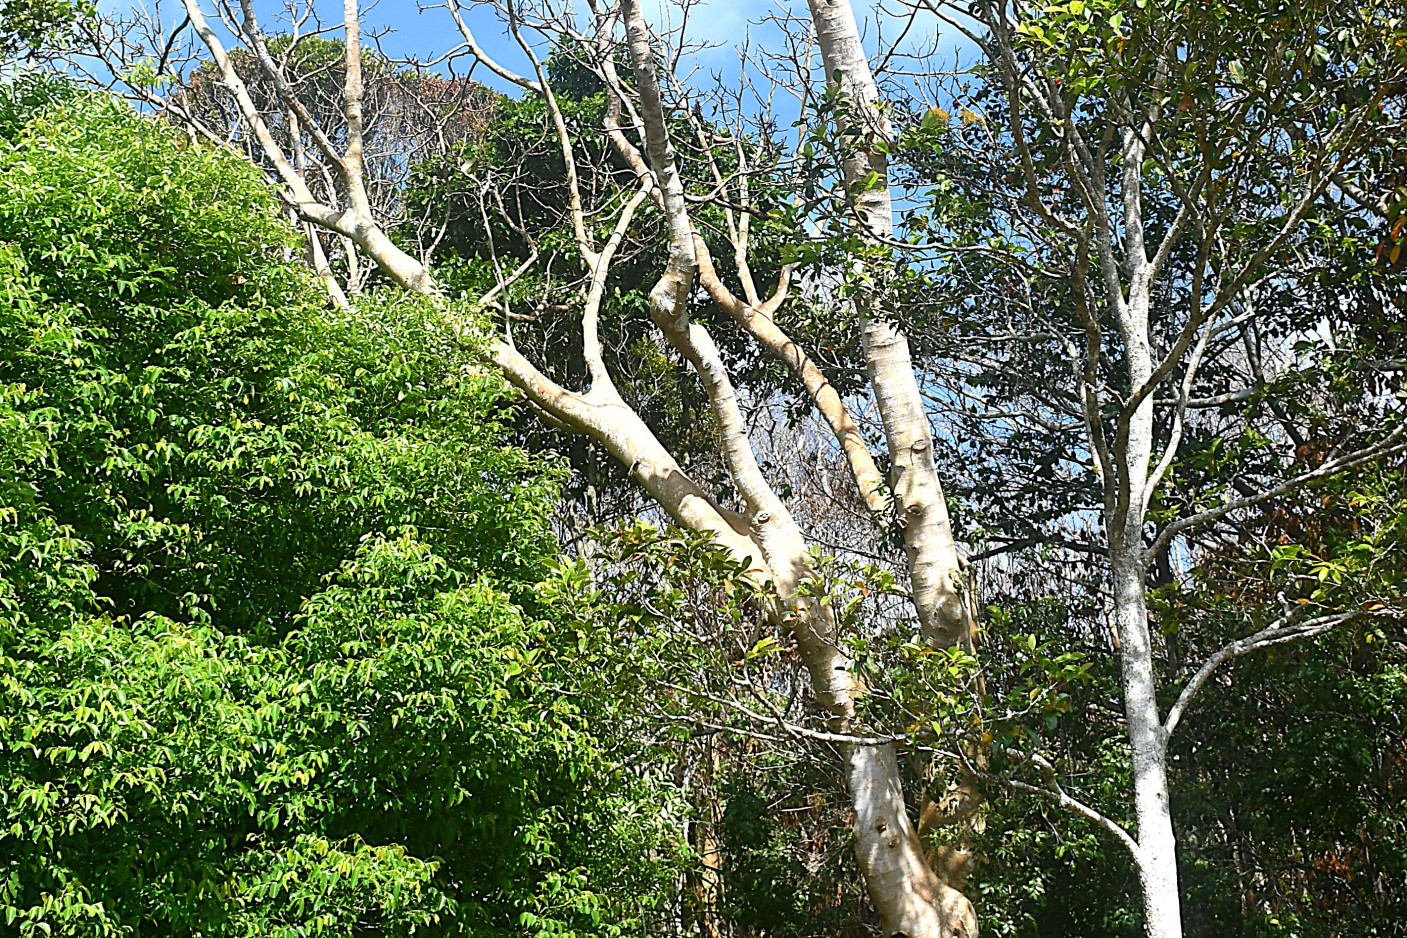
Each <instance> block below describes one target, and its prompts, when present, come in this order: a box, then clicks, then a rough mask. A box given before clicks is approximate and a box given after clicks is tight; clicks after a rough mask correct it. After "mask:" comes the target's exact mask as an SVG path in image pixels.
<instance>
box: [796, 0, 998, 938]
mask: <svg viewBox="0 0 1407 938" xmlns="http://www.w3.org/2000/svg"><path fill="white" fill-rule="evenodd" d="M809 3H810V9H811V19H812V22H813V23H814V25H815V28H816V40H817V44H818V45H819V47H820V50H821V63H822V67H823V68H824V69H825V73H826V77H827V80H828V81H830V82H835V81H836V80H837V79H838V81H839V87H840V90H841V91H842V92H843V93H844V94H845V96H846V97H847V99H848V104H849V112H848V114H847V116H848V119H849V125H848V126H841V127H837V131H838V132H839V133H840V135H841V137H842V139H843V141H844V142H845V143H846V144H847V145H849V146H853V147H855V152H853V153H852V154H851V155H849V156H848V158H847V159H846V160H845V163H844V166H843V171H844V175H845V182H846V184H847V186H849V187H850V190H851V193H852V195H853V197H854V201H855V210H856V213H857V214H858V216H859V220H860V222H861V223H862V226H863V229H864V230H865V231H867V232H868V233H869V234H870V235H872V236H874V237H876V238H877V239H883V238H888V237H889V236H890V235H892V234H893V231H894V219H893V206H892V203H891V198H890V193H889V185H888V160H887V158H886V157H885V155H884V154H883V153H882V152H880V151H879V150H875V149H870V148H867V147H865V146H863V141H865V140H866V139H874V138H880V139H887V138H888V137H889V136H890V126H889V121H888V119H887V118H886V117H885V115H884V113H883V111H882V109H881V101H880V96H879V90H878V88H877V87H876V85H875V81H874V75H873V73H872V72H871V70H870V65H869V60H868V59H867V58H866V56H865V51H864V47H863V45H862V44H861V42H860V33H859V28H858V24H857V23H856V20H855V12H854V10H853V9H852V8H851V5H850V3H849V2H848V0H809ZM843 113H844V112H843ZM872 173H873V174H874V178H875V179H876V180H877V182H876V183H875V184H873V185H871V186H870V187H868V188H865V189H863V190H862V189H861V185H862V184H863V181H864V180H866V179H869V178H870V174H872ZM857 310H858V312H859V314H860V329H861V338H862V340H863V343H864V350H865V363H866V368H867V370H868V373H869V378H870V387H871V389H872V390H873V392H874V398H875V404H876V406H877V408H878V410H879V414H880V420H881V422H882V424H883V426H884V434H885V442H886V444H887V449H888V453H889V460H890V467H891V469H890V471H891V473H892V477H891V482H892V488H893V493H894V509H895V512H896V515H897V523H898V524H899V526H900V528H901V529H902V531H903V536H904V548H905V555H906V559H907V562H908V569H909V579H910V583H911V588H912V592H913V601H914V606H915V610H916V611H917V613H918V617H919V622H920V624H921V625H922V627H923V630H924V632H925V633H926V634H927V635H928V637H929V640H930V642H932V643H933V644H934V645H935V646H937V647H942V648H948V647H952V646H954V645H961V646H963V647H965V648H968V649H971V647H972V629H973V623H972V620H971V618H970V616H969V614H968V610H969V608H970V607H969V604H968V603H967V602H966V601H965V599H964V596H963V595H962V581H961V573H960V570H959V564H958V556H957V548H956V545H955V544H954V542H953V532H952V523H951V521H950V519H949V517H948V508H947V503H946V501H945V500H944V497H943V489H942V486H941V484H940V483H939V480H938V471H937V466H936V464H935V462H934V452H933V434H932V430H931V428H930V426H929V423H928V415H927V413H926V411H925V410H924V406H923V396H922V394H921V393H920V390H919V385H918V379H917V377H916V375H915V372H914V365H913V360H912V357H911V354H910V351H909V341H908V338H907V336H905V335H904V333H903V331H902V330H901V329H900V328H899V327H898V325H897V324H896V323H894V322H892V321H891V320H890V319H888V318H886V317H885V316H883V315H882V314H880V313H879V311H877V310H875V309H874V308H872V305H871V304H870V303H868V302H866V299H865V298H864V297H863V296H862V297H860V298H859V300H858V301H857ZM891 758H892V755H891ZM891 770H893V766H892V765H876V766H873V767H870V768H869V771H872V772H876V773H878V774H877V775H876V778H875V779H874V780H870V779H857V780H856V782H854V783H852V788H853V786H854V785H855V784H862V785H871V784H873V785H878V786H880V787H883V785H884V782H882V781H880V779H881V778H882V777H883V775H884V773H885V772H888V771H891ZM893 777H894V782H893V788H892V791H891V792H890V793H889V794H888V795H886V797H890V798H893V799H895V800H896V801H897V802H898V803H899V804H900V805H901V806H902V804H903V801H904V799H903V792H902V790H901V789H900V788H899V785H898V776H897V774H895V775H894V776H893ZM955 794H956V795H957V797H956V798H953V799H945V802H951V803H952V804H954V806H955V807H956V809H957V810H956V811H955V812H954V816H953V817H951V818H943V817H941V815H942V814H943V812H942V811H938V810H928V809H929V808H931V807H934V806H926V809H925V816H926V818H934V819H937V823H938V824H939V825H941V824H943V823H955V822H956V823H960V822H961V821H963V820H965V819H966V818H967V817H969V816H970V815H971V814H972V813H973V811H974V810H975V806H976V805H977V804H978V803H979V801H980V793H979V791H978V788H977V784H976V780H975V779H974V778H972V777H970V776H967V777H964V779H963V781H962V783H961V785H960V791H958V792H956V793H955ZM907 820H908V818H907V815H905V822H906V828H909V827H910V825H908V824H907ZM867 823H868V822H867V821H866V820H865V819H864V818H862V817H861V816H860V815H859V814H858V812H857V816H856V820H855V830H856V852H857V855H859V856H861V865H862V869H863V868H864V864H865V854H866V852H868V851H872V850H873V844H872V839H873V835H871V834H869V833H868V832H866V831H864V827H865V826H866V824H867ZM935 826H936V825H935ZM879 833H880V835H881V837H883V835H884V833H885V832H882V831H881V832H879ZM908 837H912V841H913V846H912V847H911V848H908V851H907V853H906V855H905V857H904V860H903V863H904V865H905V866H906V867H912V868H920V867H921V868H922V869H923V871H924V874H925V877H924V879H926V880H932V881H933V882H936V883H939V884H940V887H941V888H940V889H939V890H938V893H937V894H935V895H932V896H930V895H927V894H925V892H924V891H921V890H909V891H907V892H904V893H895V894H893V895H890V896H886V893H888V892H890V890H891V889H892V888H893V887H892V882H893V879H892V878H889V877H886V876H883V875H880V874H879V871H875V872H874V873H866V881H867V883H868V884H869V887H870V892H871V895H873V896H874V897H875V904H876V906H877V907H878V906H880V905H881V904H882V903H885V904H887V905H888V906H889V907H890V908H891V910H892V911H891V915H892V919H891V918H885V934H886V935H892V934H896V933H897V934H905V935H909V936H910V938H918V936H927V935H945V936H946V935H964V936H966V935H976V934H977V919H976V915H975V913H974V911H973V908H972V904H971V902H970V901H969V900H968V899H967V898H966V896H964V895H963V894H962V893H961V892H960V891H959V887H960V886H961V885H962V881H963V878H964V877H965V875H966V871H967V866H968V863H967V852H966V851H965V850H963V849H961V848H956V849H953V848H947V849H945V850H944V851H941V852H940V853H939V854H938V855H937V856H936V857H935V859H936V860H937V861H938V862H937V867H938V870H939V871H940V872H942V873H943V874H944V875H945V876H946V879H944V878H940V876H938V875H937V874H936V873H935V872H934V871H933V869H932V868H931V867H930V866H929V864H928V863H927V861H926V859H925V856H924V850H923V847H922V845H921V843H920V842H919V840H918V837H917V836H916V835H913V834H910V833H909V832H908V831H906V832H905V839H907V838H908ZM897 840H898V835H897V834H896V835H895V837H894V838H891V839H887V840H885V841H884V843H885V845H886V847H888V849H890V850H899V849H900V848H899V845H898V842H897ZM910 878H911V879H912V877H910ZM882 896H884V897H885V898H881V897H882ZM883 914H884V913H883V912H881V915H883ZM891 921H892V923H893V927H891Z"/></svg>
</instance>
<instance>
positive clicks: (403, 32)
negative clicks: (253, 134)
mask: <svg viewBox="0 0 1407 938" xmlns="http://www.w3.org/2000/svg"><path fill="white" fill-rule="evenodd" d="M578 2H579V5H580V6H581V7H582V8H584V7H585V4H584V3H581V2H580V0H578ZM644 3H645V8H646V16H647V17H648V18H649V19H650V21H651V24H652V25H654V26H655V27H656V28H660V27H663V26H665V25H667V24H668V23H670V22H672V21H677V17H678V11H677V9H674V8H673V7H672V5H671V4H669V3H668V2H667V0H644ZM890 5H891V6H894V4H892V3H891V4H890ZM134 6H136V7H145V8H147V9H151V8H152V7H154V6H155V7H159V8H160V10H161V11H162V13H163V19H165V20H166V22H167V23H169V24H175V23H177V22H179V21H180V20H181V18H182V16H183V14H182V11H181V3H180V0H137V2H133V0H103V2H102V3H101V8H102V9H103V10H104V11H120V10H124V9H131V8H132V7H134ZM201 6H202V8H203V9H204V10H205V11H206V15H207V17H209V18H210V19H211V21H212V23H213V22H214V20H215V17H214V16H213V9H214V6H213V3H212V2H211V0H202V3H201ZM283 6H284V3H283V0H255V10H256V11H257V13H258V14H259V16H260V19H261V22H262V24H263V25H264V27H265V29H267V30H269V31H271V32H272V31H277V30H278V28H279V26H278V22H277V21H278V14H279V11H280V10H281V9H282V8H283ZM317 7H318V10H319V12H320V13H322V14H323V15H324V22H325V23H326V24H334V23H338V22H340V21H341V18H342V10H341V8H342V4H341V2H340V0H317ZM368 7H369V9H367V8H368ZM363 8H364V9H367V12H366V13H365V15H364V18H363V19H364V26H363V29H364V31H370V30H371V29H373V28H375V27H390V28H391V29H393V30H394V32H393V33H391V34H390V35H388V36H386V37H385V38H384V39H383V47H384V48H385V49H386V51H387V52H389V53H391V54H393V55H398V56H401V55H416V56H420V57H428V56H430V55H433V54H435V53H440V52H444V51H446V50H447V49H449V48H451V47H453V46H455V45H457V44H458V42H459V34H458V32H457V30H456V29H455V28H454V25H453V23H452V21H451V20H450V18H449V16H448V15H447V14H446V13H445V12H444V11H443V10H431V11H428V12H424V13H422V12H420V11H419V9H418V5H417V3H416V0H381V2H380V3H375V4H367V3H364V4H363ZM779 11H790V12H792V13H794V14H796V15H799V16H805V14H806V0H702V2H701V3H700V4H699V5H698V6H697V7H696V8H695V9H694V12H693V13H692V14H691V16H690V20H689V36H690V39H691V41H694V42H704V43H709V44H714V45H717V46H718V48H715V49H712V50H710V51H707V52H705V53H702V54H701V55H699V56H696V57H695V59H694V61H693V65H694V66H695V67H696V68H698V69H699V70H700V72H702V74H703V75H704V76H705V77H706V76H707V74H708V73H709V72H710V71H713V70H719V69H729V68H730V67H731V68H736V62H737V58H736V55H735V53H734V52H733V51H732V50H733V48H734V47H735V46H736V45H738V44H739V43H741V42H742V41H743V39H744V38H745V37H747V36H749V35H751V38H752V41H753V44H754V46H755V47H757V46H761V47H763V48H765V47H766V45H767V44H768V42H769V41H772V42H775V37H776V33H775V31H774V30H773V29H770V28H769V27H767V26H766V25H759V24H761V22H762V21H763V20H764V18H766V17H767V16H768V15H769V14H774V13H777V12H779ZM856 12H857V13H858V14H860V15H861V16H863V17H865V18H866V19H867V23H866V26H865V28H866V33H867V39H868V43H867V44H868V45H869V46H870V49H871V53H872V54H873V50H874V38H875V37H874V24H875V22H876V20H877V19H878V18H880V17H883V16H884V14H883V13H881V12H880V11H879V10H878V3H877V2H876V0H856ZM466 18H467V20H468V22H469V25H470V27H471V28H472V29H473V30H474V32H475V37H476V39H478V41H479V42H480V44H481V45H482V46H483V47H484V48H485V49H486V50H487V51H488V52H489V54H490V55H493V56H495V57H496V58H499V59H500V60H501V61H502V62H503V64H504V65H506V66H507V67H509V68H514V69H516V70H520V71H526V70H527V68H528V66H527V64H526V62H525V61H524V59H523V56H522V54H521V52H520V51H519V50H518V48H517V46H516V45H515V44H514V43H513V41H512V39H511V37H510V36H508V34H507V32H506V30H505V28H504V26H503V24H502V23H501V22H500V21H499V20H498V19H497V17H495V16H494V14H493V12H492V11H491V10H488V9H471V10H470V12H469V15H468V16H467V17H466ZM932 29H933V21H932V19H931V18H930V19H929V20H928V21H927V22H926V23H925V24H924V28H922V29H916V30H915V34H914V37H915V38H919V39H927V38H931V36H932ZM885 32H886V35H889V34H893V33H895V32H897V26H896V21H894V20H893V19H888V22H887V28H886V30H885ZM954 38H955V40H956V37H954ZM460 67H461V68H462V67H467V62H464V63H462V64H461V66H460ZM475 78H478V79H481V80H484V81H485V83H486V84H490V85H493V86H495V87H499V88H500V90H508V89H507V88H504V87H502V83H501V82H498V81H497V80H496V79H494V78H493V77H492V76H490V75H488V74H487V72H486V71H485V70H483V69H480V70H478V71H476V73H475Z"/></svg>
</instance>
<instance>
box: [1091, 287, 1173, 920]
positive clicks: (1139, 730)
mask: <svg viewBox="0 0 1407 938" xmlns="http://www.w3.org/2000/svg"><path fill="white" fill-rule="evenodd" d="M1121 312H1122V315H1121V317H1120V320H1121V321H1120V330H1121V332H1122V333H1123V337H1124V343H1125V355H1126V356H1127V364H1128V375H1129V386H1130V387H1131V388H1140V387H1142V386H1143V385H1144V384H1145V383H1146V382H1147V381H1148V379H1149V376H1150V375H1151V374H1152V372H1153V365H1152V357H1151V350H1150V348H1149V342H1148V295H1147V292H1146V289H1141V290H1140V289H1136V292H1135V295H1134V296H1131V297H1130V301H1129V304H1128V306H1127V307H1126V308H1125V309H1124V310H1122V311H1121ZM1152 451H1153V395H1151V394H1149V395H1148V396H1147V397H1146V398H1145V400H1144V401H1143V402H1142V404H1141V405H1140V406H1139V407H1138V408H1137V410H1136V411H1135V412H1134V413H1133V414H1132V415H1131V416H1130V418H1129V423H1128V431H1127V434H1126V436H1125V437H1124V441H1123V444H1122V445H1121V446H1118V447H1117V448H1116V454H1115V455H1116V458H1118V459H1119V460H1120V462H1121V465H1120V467H1119V469H1120V474H1121V475H1122V480H1121V484H1120V486H1119V491H1118V494H1117V497H1116V498H1115V499H1113V500H1112V502H1111V504H1110V509H1111V511H1110V515H1109V517H1108V518H1107V523H1108V527H1109V570H1110V579H1111V581H1112V582H1111V586H1112V587H1113V593H1114V620H1115V625H1116V627H1117V629H1118V635H1119V658H1120V665H1121V671H1122V679H1123V689H1124V715H1125V718H1126V719H1127V722H1128V734H1129V748H1130V752H1131V755H1132V761H1133V787H1134V792H1133V794H1134V814H1135V817H1136V818H1137V821H1138V846H1139V882H1140V885H1141V887H1142V892H1143V912H1144V920H1145V928H1146V929H1147V932H1148V935H1149V938H1182V911H1181V901H1180V898H1179V894H1178V886H1177V840H1176V838H1175V836H1174V834H1173V825H1172V810H1171V805H1170V804H1169V800H1168V766H1167V752H1168V750H1167V740H1168V735H1167V731H1166V730H1165V729H1164V728H1163V724H1162V720H1161V718H1160V716H1159V710H1158V685H1157V680H1156V678H1155V676H1154V674H1153V644H1152V637H1151V634H1150V631H1149V628H1148V594H1147V588H1148V579H1147V565H1146V557H1145V547H1144V543H1143V524H1144V517H1143V506H1144V504H1145V501H1146V498H1145V493H1146V490H1147V487H1148V482H1149V479H1148V467H1149V462H1150V459H1151V456H1152Z"/></svg>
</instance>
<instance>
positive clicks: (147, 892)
mask: <svg viewBox="0 0 1407 938" xmlns="http://www.w3.org/2000/svg"><path fill="white" fill-rule="evenodd" d="M0 113H3V116H4V122H3V123H4V127H5V128H6V139H5V142H4V144H3V149H2V150H0V164H3V166H4V168H5V171H6V173H7V174H8V178H10V179H11V180H12V184H11V185H9V186H7V187H6V189H5V192H4V193H3V194H0V240H3V242H4V244H5V248H4V272H3V283H4V292H3V296H4V302H3V311H0V342H3V345H4V350H5V353H4V356H3V358H4V364H3V365H0V388H3V397H0V420H3V425H4V426H5V428H6V432H5V435H4V440H3V442H0V458H3V460H4V465H5V473H4V477H5V480H6V481H5V486H4V489H3V501H2V502H0V520H3V526H0V544H3V550H0V567H2V568H3V576H0V609H3V620H0V697H3V707H2V708H0V709H3V717H0V793H3V794H0V805H3V807H2V808H0V813H3V818H4V820H3V826H4V837H3V840H4V844H5V847H4V850H3V852H0V909H3V915H4V921H5V922H6V925H5V927H6V929H14V932H13V933H15V934H20V935H37V934H41V933H42V934H55V933H62V934H69V935H80V934H95V935H96V934H104V935H136V934H143V935H151V934H157V935H164V934H170V935H176V934H192V933H201V934H224V935H251V936H253V935H260V936H263V935H271V934H272V935H303V934H314V933H316V934H337V935H354V934H355V935H366V934H380V935H396V934H406V933H407V932H408V931H411V930H414V931H416V932H417V933H426V934H475V935H499V934H514V935H518V934H531V935H538V934H554V935H560V934H577V935H607V934H620V933H621V932H622V931H635V932H644V931H648V930H650V927H651V926H650V925H649V924H647V923H648V922H649V921H650V920H651V918H652V917H653V916H656V915H658V914H659V913H658V909H657V908H656V904H657V903H660V902H662V901H663V900H664V897H665V896H666V895H667V891H668V886H669V883H670V882H671V881H672V877H673V875H674V865H673V864H674V858H675V857H676V856H677V855H678V852H679V849H680V848H679V847H678V846H677V845H676V842H675V840H674V838H673V837H672V835H671V834H670V833H669V828H668V825H670V824H671V823H672V819H671V817H670V813H671V805H672V802H671V800H670V798H669V796H668V794H667V792H665V791H663V790H662V789H661V788H660V787H659V786H658V785H657V784H655V780H653V779H652V778H650V777H649V776H644V775H639V774H634V773H631V772H630V771H628V770H626V769H625V768H623V767H622V765H621V763H620V762H619V761H618V759H617V758H613V757H612V756H610V755H608V750H609V749H611V748H615V750H616V753H617V756H618V755H619V754H620V753H621V752H622V751H628V748H627V749H624V750H623V749H622V748H621V747H628V743H627V742H621V741H619V740H616V739H615V738H613V737H612V735H611V734H612V732H613V727H615V726H616V725H617V724H618V723H619V722H620V721H621V720H622V719H624V717H623V715H622V714H623V712H622V711H621V710H619V708H617V707H616V705H615V702H613V701H611V700H609V699H600V698H591V697H586V696H584V695H583V694H582V693H581V685H580V684H574V683H573V679H572V678H571V665H570V662H569V661H566V660H564V659H563V658H561V657H559V655H558V653H557V652H558V649H559V648H560V647H561V645H562V643H563V636H562V634H561V633H560V631H559V629H560V623H561V621H562V620H561V619H560V618H554V613H553V611H552V610H550V609H548V608H547V607H545V606H543V605H542V604H541V603H540V602H539V600H538V598H537V597H538V594H539V591H540V590H539V584H540V583H541V582H542V581H543V580H544V579H550V578H551V577H552V576H553V575H554V574H553V572H552V571H553V565H554V564H555V559H556V548H555V544H554V542H553V540H552V537H551V534H550V531H549V530H548V526H547V520H548V518H549V516H550V512H551V502H552V498H553V493H554V491H555V489H556V487H557V484H558V475H557V474H556V472H555V471H554V470H553V469H552V468H551V467H550V466H549V467H543V466H542V464H541V463H540V462H537V461H535V460H534V459H532V458H531V457H530V456H529V455H528V454H526V453H524V452H523V451H521V450H518V449H515V448H512V447H506V446H504V445H503V436H504V433H505V432H506V429H507V424H508V422H509V421H510V420H511V413H510V412H509V411H508V409H507V403H506V401H505V399H504V394H505V389H504V387H503V385H502V384H501V382H500V381H499V379H498V378H497V376H496V375H494V374H493V373H492V372H491V371H487V370H486V369H485V368H484V366H483V359H482V353H481V351H480V350H478V348H477V344H478V340H477V339H475V338H474V336H473V333H471V332H468V331H465V330H464V329H461V330H460V331H458V332H455V333H453V334H451V333H450V332H449V330H448V329H447V328H446V327H445V325H444V323H443V321H442V320H441V319H440V317H439V315H438V313H437V311H436V310H434V309H433V308H432V307H431V306H430V305H429V304H426V303H424V302H422V301H419V300H417V299H416V298H414V297H406V296H394V295H393V296H385V295H371V296H366V297H364V298H363V300H362V301H361V302H360V303H359V305H357V306H356V307H352V306H348V307H345V308H341V309H339V308H337V307H334V306H331V305H330V304H329V303H328V302H327V301H326V299H325V293H324V292H323V290H322V289H321V287H320V286H319V285H318V283H317V281H316V279H314V278H313V277H312V276H311V275H310V273H309V271H308V270H307V269H306V268H305V267H303V266H302V265H301V264H299V263H297V262H295V261H293V260H292V259H291V258H292V257H293V249H294V248H295V246H296V244H297V241H296V234H295V231H294V229H292V228H290V227H289V226H288V224H287V222H286V220H285V219H284V218H282V217H280V212H279V211H278V208H277V205H276V203H275V201H274V198H273V196H272V193H271V192H270V191H269V189H268V188H267V186H266V185H265V184H264V183H263V181H262V179H261V178H260V176H259V175H258V173H257V172H256V171H254V170H253V168H252V167H250V166H249V164H248V163H247V162H246V161H245V160H243V159H241V158H239V157H238V156H235V155H232V154H229V153H228V152H226V151H224V150H219V149H208V148H204V147H200V146H193V145H192V144H191V143H190V141H189V138H187V137H186V136H184V135H182V134H180V133H178V132H176V131H175V130H173V129H172V128H170V127H169V126H164V125H162V124H160V123H156V122H153V121H151V120H149V119H148V118H146V117H144V116H142V115H140V114H138V113H136V112H134V111H133V110H132V109H130V108H129V107H127V106H125V105H123V104H121V103H119V102H114V101H112V100H109V99H105V98H102V97H90V96H87V95H84V94H79V93H76V92H75V91H73V90H72V89H71V88H65V87H63V86H60V87H58V88H55V87H53V86H52V85H47V84H43V83H41V84H39V85H37V86H36V85H34V84H32V83H31V84H26V85H23V86H19V87H15V86H11V87H9V88H7V89H6V94H5V96H4V98H3V103H2V104H0ZM469 325H470V324H468V323H463V322H462V323H461V326H466V327H467V326H469ZM568 599H570V597H564V602H565V601H566V600H568Z"/></svg>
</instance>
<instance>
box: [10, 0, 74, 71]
mask: <svg viewBox="0 0 1407 938" xmlns="http://www.w3.org/2000/svg"><path fill="white" fill-rule="evenodd" d="M97 13H98V8H97V4H96V3H95V2H94V0H0V57H9V56H13V55H15V54H17V53H21V52H24V53H29V52H37V51H39V49H40V48H41V47H42V46H44V45H46V44H48V43H50V42H53V41H55V40H56V39H62V38H63V37H65V36H66V35H67V34H69V33H70V32H72V30H73V28H74V27H75V26H76V25H77V23H78V22H79V21H80V20H81V19H82V18H83V17H88V16H96V15H97Z"/></svg>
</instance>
